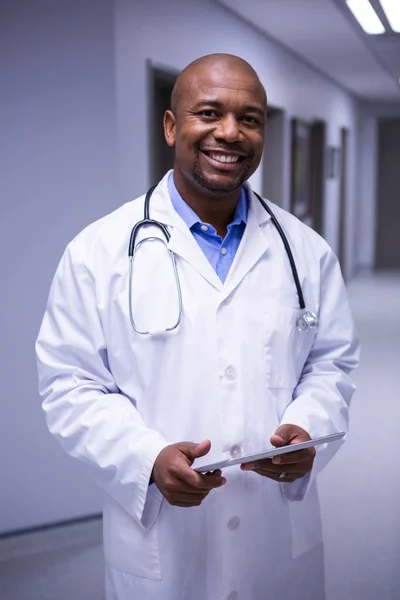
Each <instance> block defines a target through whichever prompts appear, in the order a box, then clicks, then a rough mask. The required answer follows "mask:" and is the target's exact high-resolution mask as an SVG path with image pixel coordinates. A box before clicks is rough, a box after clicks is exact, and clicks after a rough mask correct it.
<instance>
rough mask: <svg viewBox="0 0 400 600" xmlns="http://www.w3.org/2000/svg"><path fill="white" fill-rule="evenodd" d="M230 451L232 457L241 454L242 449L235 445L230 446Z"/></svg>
mask: <svg viewBox="0 0 400 600" xmlns="http://www.w3.org/2000/svg"><path fill="white" fill-rule="evenodd" d="M230 453H231V457H232V458H237V457H238V456H242V451H241V449H240V446H236V445H235V446H232V447H231V450H230Z"/></svg>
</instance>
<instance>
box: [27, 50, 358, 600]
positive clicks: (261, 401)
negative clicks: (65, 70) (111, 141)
mask: <svg viewBox="0 0 400 600" xmlns="http://www.w3.org/2000/svg"><path fill="white" fill-rule="evenodd" d="M265 118H266V94H265V90H264V88H263V86H262V84H261V83H260V80H259V78H258V76H257V74H256V73H255V72H254V70H253V69H252V68H251V66H250V65H249V64H248V63H246V62H245V61H243V60H242V59H240V58H238V57H234V56H231V55H223V54H222V55H209V56H206V57H203V58H201V59H198V60H196V61H195V62H194V63H191V64H190V65H189V66H188V67H187V68H186V69H185V70H184V71H183V73H182V74H181V75H180V77H179V78H178V80H177V83H176V85H175V88H174V92H173V95H172V102H171V110H169V111H167V112H166V114H165V119H164V128H165V137H166V141H167V143H168V144H169V145H170V146H174V147H175V162H174V169H173V171H172V172H171V173H167V174H166V176H165V178H164V179H163V180H162V182H161V183H160V184H159V185H158V186H157V188H156V189H155V190H154V192H153V194H152V196H151V198H150V209H149V212H150V215H149V216H150V218H151V219H154V220H157V221H158V222H161V223H163V224H164V225H165V226H166V229H167V232H168V234H169V236H170V239H169V240H168V242H167V244H168V249H169V250H170V251H171V252H172V255H170V254H169V253H168V252H167V251H166V248H165V245H163V244H162V243H160V241H162V240H164V237H163V233H162V231H161V230H160V228H159V227H157V226H147V227H142V228H141V229H140V231H139V232H138V234H137V237H136V239H135V248H136V252H135V257H134V260H133V268H132V279H130V276H129V265H128V253H127V249H128V245H129V239H130V233H131V229H132V227H133V226H134V225H135V224H137V223H138V222H139V221H141V219H142V218H143V212H144V197H141V198H140V199H138V200H136V201H134V202H130V203H128V204H126V205H124V206H122V207H121V208H120V209H118V210H117V211H115V212H114V213H112V214H110V215H108V216H107V217H105V218H104V219H101V220H100V221H98V222H96V223H94V224H92V225H90V226H89V227H88V228H86V229H85V230H84V231H83V232H82V233H81V234H80V235H78V237H77V238H76V239H75V240H73V242H71V244H69V246H68V247H67V249H66V251H65V254H64V256H63V258H62V260H61V263H60V265H59V268H58V270H57V273H56V275H55V278H54V281H53V284H52V288H51V293H50V298H49V302H48V306H47V310H46V314H45V317H44V320H43V324H42V328H41V331H40V334H39V337H38V341H37V355H38V364H39V380H40V393H41V394H42V396H43V398H44V401H43V407H44V410H45V411H46V414H47V421H48V425H49V428H50V430H51V431H52V433H53V434H54V435H56V436H57V437H58V439H59V440H60V442H61V443H62V445H63V446H64V448H65V449H66V451H67V452H68V453H69V454H71V455H72V456H75V457H77V458H79V459H81V460H82V461H84V462H85V463H86V464H87V465H88V466H89V468H90V470H91V472H92V475H93V476H94V478H95V479H96V480H97V481H98V483H99V484H100V486H101V487H102V488H103V489H104V491H105V494H104V551H105V559H106V588H107V599H108V600H111V599H112V600H117V599H118V600H128V599H133V598H135V599H137V600H217V599H218V600H221V599H225V598H226V599H228V600H235V599H236V600H264V599H270V600H275V599H278V598H279V600H281V599H284V600H291V599H294V598H296V600H298V599H307V600H314V599H315V600H321V599H322V598H323V595H324V580H323V562H322V540H321V531H320V522H319V508H318V497H317V492H316V487H315V476H316V475H317V473H318V472H319V471H320V470H321V469H322V468H323V467H324V465H325V464H326V463H327V462H328V461H329V460H330V458H331V457H332V455H333V454H334V452H335V451H336V449H337V444H329V445H327V446H326V445H325V446H321V447H320V448H319V449H318V450H317V451H316V450H315V449H314V448H311V449H308V450H303V451H298V452H294V453H292V454H286V455H284V456H282V457H280V458H279V459H273V460H270V459H266V460H262V461H257V462H256V463H255V464H248V465H242V466H241V467H240V466H238V467H230V468H229V469H226V470H225V471H224V473H223V474H222V473H221V471H218V470H217V471H214V472H212V473H206V474H200V473H198V472H196V471H194V469H193V468H192V465H193V462H194V461H195V460H197V459H200V460H202V461H206V462H208V463H212V462H213V461H217V460H220V459H221V458H228V457H230V456H233V457H238V456H241V455H244V454H248V453H252V452H257V451H261V450H263V449H265V448H267V447H268V445H269V442H271V444H272V445H274V446H281V445H286V444H293V443H296V442H300V441H305V440H309V439H311V438H314V437H317V436H321V435H326V434H330V433H335V432H338V431H341V430H345V429H346V427H347V410H348V404H349V402H350V399H351V396H352V393H353V389H354V386H353V383H352V381H351V380H350V378H349V373H350V371H351V370H352V369H353V368H354V367H355V366H356V363H357V351H358V345H357V341H356V339H355V333H354V329H353V324H352V319H351V315H350V312H349V308H348V303H347V299H346V293H345V289H344V285H343V281H342V278H341V274H340V269H339V266H338V263H337V260H336V258H335V256H334V255H333V253H332V251H331V250H330V248H329V247H328V246H327V244H326V243H325V242H324V241H323V240H322V239H321V238H320V237H319V236H318V235H317V234H316V233H315V232H313V231H312V230H310V229H308V228H307V227H306V226H304V225H303V224H301V223H300V222H299V221H298V220H297V219H295V218H294V217H293V216H291V215H290V214H288V213H286V212H285V211H283V210H282V209H280V208H278V207H276V206H274V205H271V203H269V206H270V207H271V206H272V209H273V211H274V213H275V215H276V216H277V219H278V221H279V222H280V224H281V226H282V228H283V230H284V231H285V233H286V236H287V238H288V241H289V244H290V246H291V249H292V252H293V255H294V260H295V263H296V266H297V269H298V272H299V278H300V283H301V286H302V290H303V293H304V296H305V301H306V305H307V307H308V309H309V310H312V311H314V312H315V313H316V314H317V316H318V320H319V329H318V331H315V330H312V329H310V330H308V331H303V332H301V331H299V330H298V329H297V327H296V322H297V319H298V317H299V315H301V311H300V309H299V297H298V294H297V290H296V286H295V283H294V279H293V274H292V271H291V268H290V264H289V260H288V256H287V253H286V251H285V247H284V245H283V242H282V240H281V238H280V236H279V234H278V231H277V228H276V226H275V225H274V223H273V221H272V219H271V217H270V215H269V214H268V212H267V211H266V210H265V209H264V208H263V206H262V205H261V203H260V202H259V200H258V199H257V197H256V196H255V195H254V194H253V192H252V190H251V188H250V186H249V185H248V184H247V183H246V181H247V179H248V178H249V177H250V176H251V175H252V173H254V171H255V170H256V168H257V166H258V165H259V163H260V159H261V154H262V151H263V144H264V130H265ZM149 238H150V239H149ZM154 238H157V239H154ZM145 240H147V241H145ZM171 256H172V257H173V258H174V260H175V261H176V269H177V274H178V282H179V285H180V289H181V297H182V312H180V310H179V292H178V287H177V280H176V279H175V275H174V270H173V264H172V262H171V260H170V259H171ZM130 292H131V296H130ZM166 329H169V331H168V332H165V330H166ZM139 332H140V333H139ZM145 332H150V333H151V334H150V335H149V334H146V333H145ZM271 436H272V437H271ZM206 455H207V456H206ZM199 462H200V461H199V460H197V464H199Z"/></svg>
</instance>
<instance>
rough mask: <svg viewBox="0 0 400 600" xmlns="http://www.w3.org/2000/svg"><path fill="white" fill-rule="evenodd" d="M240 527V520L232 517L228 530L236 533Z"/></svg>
mask: <svg viewBox="0 0 400 600" xmlns="http://www.w3.org/2000/svg"><path fill="white" fill-rule="evenodd" d="M239 525H240V519H239V517H232V519H230V520H229V522H228V529H230V530H231V531H235V529H237V528H238V527H239Z"/></svg>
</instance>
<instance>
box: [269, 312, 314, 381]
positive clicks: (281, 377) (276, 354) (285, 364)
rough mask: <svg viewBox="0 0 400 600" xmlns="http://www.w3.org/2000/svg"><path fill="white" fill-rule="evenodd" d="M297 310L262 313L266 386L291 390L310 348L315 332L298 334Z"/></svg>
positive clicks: (298, 314) (298, 377)
mask: <svg viewBox="0 0 400 600" xmlns="http://www.w3.org/2000/svg"><path fill="white" fill-rule="evenodd" d="M301 312H302V311H301V310H299V309H294V308H284V307H278V306H268V307H267V308H266V310H265V323H266V325H265V345H264V349H265V362H266V383H267V386H268V387H269V388H287V389H291V390H293V389H294V388H295V387H296V385H297V383H298V381H299V379H300V376H301V372H302V370H303V367H304V364H305V362H306V360H307V357H308V354H309V352H310V350H311V348H312V345H313V342H314V337H315V332H313V331H299V330H298V329H297V326H296V321H297V319H298V318H299V316H300V315H301Z"/></svg>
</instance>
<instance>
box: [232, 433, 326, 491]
mask: <svg viewBox="0 0 400 600" xmlns="http://www.w3.org/2000/svg"><path fill="white" fill-rule="evenodd" d="M308 440H311V437H310V435H309V434H308V433H307V431H305V430H304V429H302V428H301V427H298V426H297V425H281V426H280V427H278V429H277V430H276V431H275V434H274V435H273V436H272V437H271V440H270V441H271V444H272V445H273V446H276V447H278V448H279V447H280V446H288V445H290V444H298V443H299V442H306V441H308ZM314 458H315V448H306V449H305V450H297V451H296V452H289V453H287V454H281V455H280V456H275V457H274V458H272V459H271V458H265V459H264V460H259V461H257V462H255V463H248V464H245V465H242V466H241V468H242V470H243V471H254V472H255V473H258V474H259V475H263V476H264V477H269V479H274V481H279V482H281V483H282V482H290V483H291V482H293V481H296V479H300V478H301V477H304V475H306V473H308V472H309V471H311V469H312V466H313V463H314ZM282 474H283V475H284V476H283V475H282Z"/></svg>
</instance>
